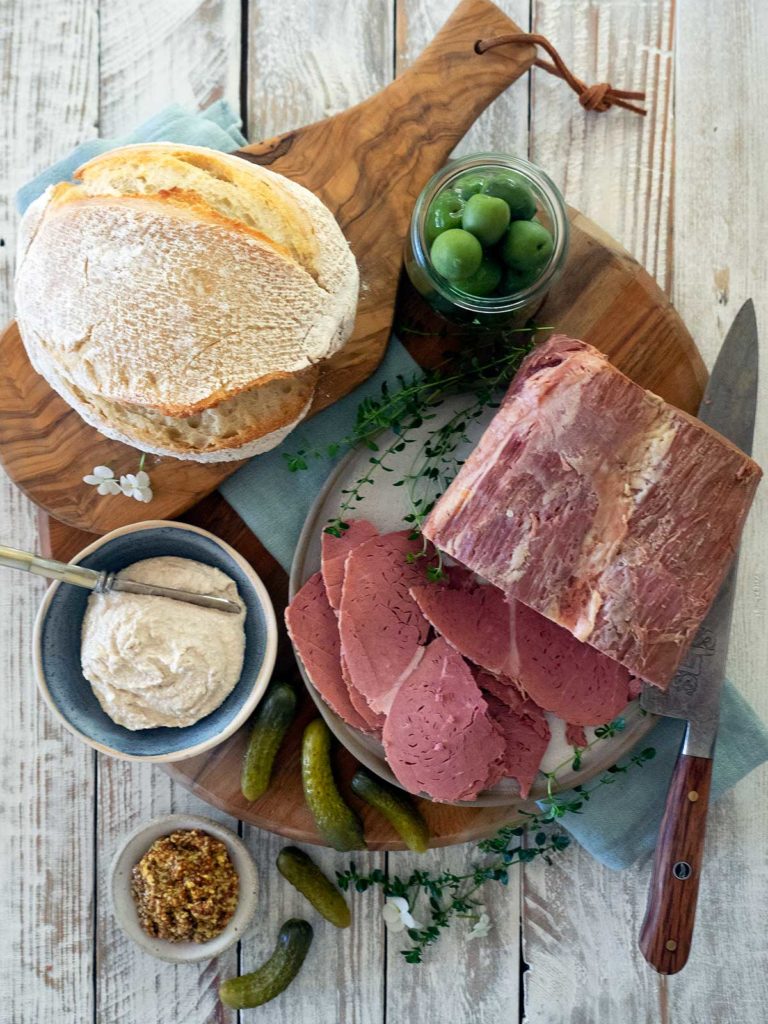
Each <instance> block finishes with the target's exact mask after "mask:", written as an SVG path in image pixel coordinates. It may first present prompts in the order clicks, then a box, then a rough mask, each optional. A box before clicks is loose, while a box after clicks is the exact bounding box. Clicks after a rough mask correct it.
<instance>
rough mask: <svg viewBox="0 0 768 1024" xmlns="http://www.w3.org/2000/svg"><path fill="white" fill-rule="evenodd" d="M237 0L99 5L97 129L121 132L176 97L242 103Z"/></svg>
mask: <svg viewBox="0 0 768 1024" xmlns="http://www.w3.org/2000/svg"><path fill="white" fill-rule="evenodd" d="M240 22H241V18H240V3H239V0H134V2H133V3H130V4H124V3H115V2H114V0H107V2H101V3H100V4H99V31H100V41H101V46H100V56H101V61H100V66H99V79H100V90H99V134H100V135H102V136H104V137H105V138H109V137H111V136H114V135H121V134H123V133H125V132H130V131H133V129H134V128H135V127H136V126H137V125H138V124H140V123H141V122H142V121H145V120H146V119H147V118H150V117H152V116H153V115H154V114H156V113H157V112H158V111H159V110H160V109H161V108H162V107H163V106H164V105H168V104H170V103H179V104H181V105H182V106H184V107H187V108H188V109H190V110H197V109H198V108H203V107H207V106H208V105H209V104H211V103H213V102H214V101H215V100H220V99H225V100H227V101H228V102H229V104H230V105H231V107H232V109H233V110H235V111H237V110H238V109H239V107H240V96H239V92H240V29H241V24H240Z"/></svg>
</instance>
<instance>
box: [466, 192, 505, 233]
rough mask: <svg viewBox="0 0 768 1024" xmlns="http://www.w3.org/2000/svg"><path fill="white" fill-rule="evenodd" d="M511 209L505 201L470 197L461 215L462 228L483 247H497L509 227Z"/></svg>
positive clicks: (493, 198)
mask: <svg viewBox="0 0 768 1024" xmlns="http://www.w3.org/2000/svg"><path fill="white" fill-rule="evenodd" d="M509 221H510V216H509V207H508V206H507V204H506V203H505V202H504V200H503V199H498V198H497V197H496V196H484V195H483V194H482V193H481V192H478V194H477V195H475V196H470V197H469V199H468V200H467V204H466V206H465V207H464V212H463V213H462V215H461V226H462V227H463V228H464V230H465V231H469V232H470V234H473V235H474V236H475V238H477V239H478V241H479V242H480V244H481V245H483V246H489V245H495V244H496V242H498V240H499V239H500V238H501V236H502V235H503V234H504V232H505V231H506V230H507V228H508V227H509Z"/></svg>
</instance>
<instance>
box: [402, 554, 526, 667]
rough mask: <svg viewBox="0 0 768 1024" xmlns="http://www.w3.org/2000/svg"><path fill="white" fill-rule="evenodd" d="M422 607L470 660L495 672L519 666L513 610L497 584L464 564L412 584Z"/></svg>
mask: <svg viewBox="0 0 768 1024" xmlns="http://www.w3.org/2000/svg"><path fill="white" fill-rule="evenodd" d="M411 594H412V596H413V597H414V599H415V601H416V603H417V604H418V606H419V608H420V609H421V611H422V612H423V614H424V615H425V616H426V617H427V619H428V620H429V621H430V622H431V623H432V625H433V626H434V627H435V629H436V630H437V632H438V633H440V635H441V636H444V637H445V639H446V640H447V641H448V643H449V644H450V645H451V646H452V647H455V648H456V650H457V651H458V652H459V654H463V655H464V657H465V658H467V659H468V660H469V661H471V662H474V664H475V665H479V666H480V667H481V668H484V669H487V671H488V672H491V673H493V674H494V675H502V676H510V675H511V673H512V670H513V668H515V667H516V664H515V661H514V658H513V656H512V646H511V642H510V610H509V605H508V603H507V599H506V598H505V597H504V594H503V593H502V592H501V591H500V590H499V589H498V587H491V586H488V585H485V584H482V583H480V582H479V581H478V580H477V579H476V578H475V576H474V573H471V572H469V571H468V570H467V569H464V568H463V567H462V566H458V565H456V566H451V568H450V569H448V571H447V579H446V581H445V582H441V583H427V582H425V581H424V580H423V579H422V580H420V581H419V583H418V584H417V585H416V586H415V587H412V588H411Z"/></svg>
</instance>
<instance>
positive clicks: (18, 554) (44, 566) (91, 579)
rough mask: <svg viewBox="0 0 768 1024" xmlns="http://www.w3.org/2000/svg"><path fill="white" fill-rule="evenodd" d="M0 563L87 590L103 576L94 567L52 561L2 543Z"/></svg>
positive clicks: (95, 585) (94, 587) (94, 585)
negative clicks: (88, 567)
mask: <svg viewBox="0 0 768 1024" xmlns="http://www.w3.org/2000/svg"><path fill="white" fill-rule="evenodd" d="M0 565H6V566H8V567H9V568H10V569H23V570H24V571H25V572H31V573H33V574H34V575H35V576H44V577H45V578H46V579H49V580H61V581H62V582H63V583H71V584H74V586H76V587H86V588H87V589H88V590H95V589H96V587H97V586H98V585H99V582H100V580H101V578H102V576H103V573H100V572H96V570H95V569H86V568H85V566H82V565H68V564H67V563H66V562H54V561H53V560H52V559H50V558H40V556H39V555H33V554H32V552H31V551H19V550H18V548H9V547H6V546H5V545H3V544H0Z"/></svg>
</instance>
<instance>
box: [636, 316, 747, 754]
mask: <svg viewBox="0 0 768 1024" xmlns="http://www.w3.org/2000/svg"><path fill="white" fill-rule="evenodd" d="M757 383H758V341H757V322H756V320H755V307H754V305H753V303H752V300H751V299H749V300H748V301H747V302H745V303H744V305H743V306H742V307H741V309H740V310H739V312H738V313H737V315H736V319H735V320H734V321H733V324H732V325H731V329H730V330H729V331H728V334H727V336H726V339H725V341H724V342H723V345H722V348H721V349H720V353H719V355H718V357H717V360H716V362H715V365H714V368H713V370H712V375H711V376H710V378H709V383H708V384H707V388H706V391H705V392H704V398H703V399H702V402H701V405H700V406H699V419H700V420H702V421H703V422H704V423H706V424H707V425H708V426H710V427H712V429H713V430H717V431H718V432H719V433H720V434H722V435H723V436H724V437H727V438H728V440H729V441H732V442H733V443H734V444H735V445H736V446H737V447H738V448H741V450H742V451H743V452H746V454H747V455H751V454H752V439H753V434H754V425H755V412H756V407H757ZM737 561H738V556H737V557H736V558H734V560H733V563H732V565H731V568H730V570H729V572H728V575H727V576H726V578H725V580H724V581H723V583H722V585H721V587H720V590H719V592H718V594H717V597H716V598H715V601H714V603H713V604H712V607H711V608H710V610H709V612H708V613H707V615H706V617H705V619H704V621H703V623H702V624H701V627H700V628H699V631H698V633H697V635H696V638H695V639H694V641H693V643H692V645H691V648H690V650H689V652H688V655H687V656H686V658H685V660H684V662H683V664H682V665H681V667H680V669H679V670H678V672H677V674H676V675H675V677H674V679H673V680H672V682H671V683H670V686H669V688H668V689H667V690H666V691H665V690H660V689H658V687H655V686H651V685H650V684H646V685H645V686H644V688H643V691H642V694H641V696H640V706H641V707H642V708H643V709H644V710H645V711H648V712H651V713H652V714H655V715H665V716H667V717H669V718H683V719H686V720H687V722H688V728H687V729H686V734H685V740H684V744H683V753H685V754H690V755H691V756H693V757H711V756H712V752H713V750H714V746H715V739H716V737H717V726H718V721H719V718H720V691H721V688H722V684H723V680H724V678H725V664H726V658H727V655H728V641H729V638H730V632H731V620H732V613H733V599H734V595H735V589H736V573H737Z"/></svg>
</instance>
